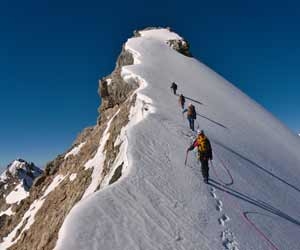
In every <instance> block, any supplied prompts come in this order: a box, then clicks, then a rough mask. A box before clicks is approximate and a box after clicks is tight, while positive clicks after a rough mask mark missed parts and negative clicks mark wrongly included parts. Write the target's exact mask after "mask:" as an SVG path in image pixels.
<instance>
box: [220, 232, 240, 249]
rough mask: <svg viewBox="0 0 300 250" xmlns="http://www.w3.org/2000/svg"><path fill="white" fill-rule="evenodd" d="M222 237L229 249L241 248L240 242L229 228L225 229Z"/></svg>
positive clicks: (224, 244) (223, 242)
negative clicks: (239, 246)
mask: <svg viewBox="0 0 300 250" xmlns="http://www.w3.org/2000/svg"><path fill="white" fill-rule="evenodd" d="M221 239H222V244H223V246H224V247H225V248H226V249H228V250H239V248H238V242H237V241H236V238H235V235H234V234H233V233H232V232H231V231H230V230H229V229H227V230H225V231H223V232H222V233H221Z"/></svg>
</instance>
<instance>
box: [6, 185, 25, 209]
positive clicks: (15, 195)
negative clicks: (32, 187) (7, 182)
mask: <svg viewBox="0 0 300 250" xmlns="http://www.w3.org/2000/svg"><path fill="white" fill-rule="evenodd" d="M28 196H29V192H27V191H25V189H24V187H23V186H22V184H21V183H20V184H19V185H17V186H16V187H15V189H14V190H13V191H11V192H10V193H9V194H8V195H7V196H6V198H5V199H6V203H7V204H14V203H19V202H20V201H21V200H23V199H25V198H26V197H28Z"/></svg>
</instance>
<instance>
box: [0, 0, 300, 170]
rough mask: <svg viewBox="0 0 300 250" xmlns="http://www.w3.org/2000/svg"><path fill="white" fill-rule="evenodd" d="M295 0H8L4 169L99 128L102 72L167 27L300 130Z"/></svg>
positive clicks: (1, 47) (0, 103) (1, 85)
mask: <svg viewBox="0 0 300 250" xmlns="http://www.w3.org/2000/svg"><path fill="white" fill-rule="evenodd" d="M299 5H300V4H299V3H297V1H284V2H283V1H281V2H276V1H256V0H253V1H200V0H199V1H170V2H168V1H156V0H152V1H140V0H139V1H90V0H86V1H77V0H72V1H71V0H60V1H57V0H51V1H30V0H29V1H10V2H9V1H6V3H5V2H4V1H2V2H1V6H0V23H1V24H0V115H1V129H0V139H1V143H0V166H4V165H6V164H7V163H8V162H10V161H12V160H13V159H15V158H16V157H23V158H25V159H27V160H30V161H34V162H36V163H37V164H39V165H44V164H45V163H46V162H47V161H49V160H51V159H53V158H54V157H55V156H56V155H57V154H59V153H62V152H64V151H65V150H67V148H68V147H69V146H70V145H71V143H72V142H73V140H74V139H75V138H76V135H77V134H78V133H79V132H80V131H81V130H82V129H83V128H85V127H86V126H91V125H94V124H95V122H96V117H97V107H98V105H99V103H100V99H99V97H98V95H97V88H98V79H99V78H101V77H102V76H105V75H107V74H109V73H110V72H111V71H112V70H113V68H114V65H115V61H116V58H117V56H118V54H119V52H120V50H121V45H122V43H124V42H125V41H126V39H127V38H128V37H130V36H131V35H132V31H133V30H134V29H138V28H143V27H147V26H170V27H171V28H172V29H174V30H175V31H176V32H177V33H179V34H180V35H181V36H183V37H185V38H186V39H187V40H188V41H189V42H190V44H191V51H192V53H193V55H194V56H195V57H196V58H198V59H200V60H201V61H202V62H204V63H206V64H207V65H208V66H209V67H211V68H212V69H213V70H215V71H217V72H218V73H220V74H221V75H223V76H224V77H225V78H226V79H227V80H229V81H230V82H232V83H233V84H235V85H236V86H237V87H238V88H240V89H241V90H242V91H244V92H245V93H247V94H248V95H249V96H250V97H252V98H253V99H254V100H256V101H257V102H259V103H260V104H261V105H263V106H264V107H265V108H266V109H268V110H269V111H270V112H272V113H273V114H274V115H275V116H276V117H278V118H279V119H280V120H281V121H283V122H284V123H285V124H286V125H287V126H288V127H289V128H290V129H291V130H292V131H294V132H297V131H299V132H300V116H299V107H300V98H299V93H300V84H299V81H300V73H299V67H300V47H299V44H300V33H299V27H298V25H299V23H300V14H299V13H298V10H299V7H300V6H299Z"/></svg>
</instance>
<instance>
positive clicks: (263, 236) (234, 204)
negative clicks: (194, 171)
mask: <svg viewBox="0 0 300 250" xmlns="http://www.w3.org/2000/svg"><path fill="white" fill-rule="evenodd" d="M218 159H219V160H220V163H221V165H222V167H223V168H224V169H225V170H226V172H227V173H228V174H229V175H230V177H231V178H232V175H231V174H230V171H229V169H228V168H227V167H226V165H225V164H224V162H223V161H222V160H221V159H220V158H219V157H218ZM211 165H212V169H213V172H214V174H215V176H216V177H217V179H218V181H219V182H221V183H223V181H222V180H221V179H220V178H219V176H218V174H217V172H216V170H215V168H214V166H213V163H212V161H211ZM232 180H233V178H232ZM221 185H222V186H223V187H224V188H226V187H225V185H223V184H221ZM225 194H226V196H225V200H227V199H226V197H227V196H228V197H229V195H228V193H227V192H225ZM231 204H233V206H234V207H235V209H237V210H240V211H242V209H241V207H240V206H239V205H238V204H237V203H236V202H235V201H233V202H232V203H231ZM241 214H242V215H241V217H242V218H243V219H244V221H245V222H246V223H247V224H248V225H249V226H251V227H252V228H253V229H254V230H255V231H256V233H257V234H258V235H259V236H260V237H261V238H262V239H263V240H265V241H266V242H267V243H269V245H270V247H271V249H273V250H274V249H275V250H279V248H278V247H276V246H275V244H274V243H273V242H272V241H271V240H270V239H269V238H268V237H267V236H266V235H265V234H264V233H263V232H262V231H261V230H260V229H259V228H258V227H257V226H256V225H255V224H254V223H253V222H252V221H251V220H250V219H249V218H248V217H247V216H246V214H245V213H242V212H241Z"/></svg>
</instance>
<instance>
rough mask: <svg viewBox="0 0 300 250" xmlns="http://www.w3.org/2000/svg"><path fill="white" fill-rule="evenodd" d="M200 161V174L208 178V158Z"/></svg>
mask: <svg viewBox="0 0 300 250" xmlns="http://www.w3.org/2000/svg"><path fill="white" fill-rule="evenodd" d="M200 162H201V171H202V176H203V178H204V179H208V177H209V167H208V160H200Z"/></svg>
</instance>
